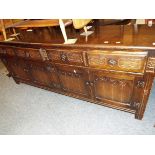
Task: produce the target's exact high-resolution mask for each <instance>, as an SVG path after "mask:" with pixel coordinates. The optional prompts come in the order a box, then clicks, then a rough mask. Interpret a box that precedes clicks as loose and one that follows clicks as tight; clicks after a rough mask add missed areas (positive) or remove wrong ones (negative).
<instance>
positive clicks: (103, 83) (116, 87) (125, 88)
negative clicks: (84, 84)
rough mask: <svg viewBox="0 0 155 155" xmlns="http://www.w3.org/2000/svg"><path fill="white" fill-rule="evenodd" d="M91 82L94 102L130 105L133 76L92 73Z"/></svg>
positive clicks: (101, 72)
mask: <svg viewBox="0 0 155 155" xmlns="http://www.w3.org/2000/svg"><path fill="white" fill-rule="evenodd" d="M91 81H92V83H93V87H92V88H93V92H94V98H95V100H98V101H103V102H104V101H108V100H109V101H111V102H114V103H121V104H124V105H129V106H130V105H131V102H132V95H133V88H134V76H129V75H124V74H123V75H120V74H115V73H112V74H109V73H106V72H104V71H92V72H91Z"/></svg>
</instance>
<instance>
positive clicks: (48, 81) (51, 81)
mask: <svg viewBox="0 0 155 155" xmlns="http://www.w3.org/2000/svg"><path fill="white" fill-rule="evenodd" d="M29 64H30V69H31V75H32V78H33V82H35V83H38V84H40V85H43V86H47V87H52V88H60V84H59V81H58V76H57V73H56V70H55V68H54V67H53V66H51V65H49V64H45V63H37V62H30V63H29Z"/></svg>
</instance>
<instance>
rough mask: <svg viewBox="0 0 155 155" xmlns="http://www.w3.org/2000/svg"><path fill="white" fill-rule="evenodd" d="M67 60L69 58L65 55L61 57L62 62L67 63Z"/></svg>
mask: <svg viewBox="0 0 155 155" xmlns="http://www.w3.org/2000/svg"><path fill="white" fill-rule="evenodd" d="M66 58H67V56H66V55H65V54H62V55H61V60H62V61H64V62H65V61H66Z"/></svg>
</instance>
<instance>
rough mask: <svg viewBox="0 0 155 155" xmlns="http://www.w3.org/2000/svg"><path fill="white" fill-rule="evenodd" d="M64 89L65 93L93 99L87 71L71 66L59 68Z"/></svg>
mask: <svg viewBox="0 0 155 155" xmlns="http://www.w3.org/2000/svg"><path fill="white" fill-rule="evenodd" d="M57 70H58V74H59V79H60V82H61V85H62V89H63V90H64V91H65V92H69V93H73V94H75V95H78V96H82V97H87V98H91V97H90V96H91V95H90V90H89V89H90V88H89V86H88V85H87V81H88V72H87V70H85V69H82V68H78V67H71V66H61V65H60V66H57Z"/></svg>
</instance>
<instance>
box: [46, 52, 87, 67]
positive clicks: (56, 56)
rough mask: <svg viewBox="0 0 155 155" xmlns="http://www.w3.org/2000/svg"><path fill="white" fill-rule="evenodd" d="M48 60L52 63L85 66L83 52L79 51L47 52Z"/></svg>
mask: <svg viewBox="0 0 155 155" xmlns="http://www.w3.org/2000/svg"><path fill="white" fill-rule="evenodd" d="M47 54H48V58H49V60H50V61H51V62H55V63H62V64H71V65H78V66H83V65H84V59H83V54H82V51H78V50H70V51H69V50H47Z"/></svg>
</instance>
